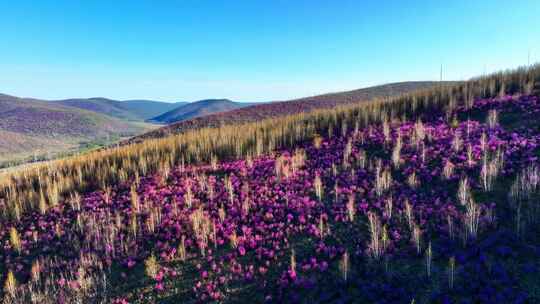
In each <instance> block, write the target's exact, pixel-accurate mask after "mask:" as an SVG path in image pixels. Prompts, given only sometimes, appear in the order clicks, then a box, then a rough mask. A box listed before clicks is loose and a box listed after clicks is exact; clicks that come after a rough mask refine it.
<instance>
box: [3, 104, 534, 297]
mask: <svg viewBox="0 0 540 304" xmlns="http://www.w3.org/2000/svg"><path fill="white" fill-rule="evenodd" d="M539 111H540V104H539V100H538V97H536V96H506V97H503V98H497V99H479V100H476V101H475V103H474V105H473V106H472V108H471V109H466V108H457V109H454V112H453V113H452V114H450V115H443V116H438V115H435V114H433V115H426V116H425V117H423V121H422V120H414V121H407V120H405V121H403V120H402V121H397V120H394V121H388V122H385V123H384V124H382V125H374V126H371V127H369V128H366V129H361V130H355V129H350V128H349V130H348V131H347V130H345V129H342V130H341V132H340V134H333V133H334V132H332V136H330V137H316V138H315V140H314V141H313V142H309V143H303V144H300V145H298V146H296V147H293V148H291V149H289V150H282V151H276V153H275V154H274V155H267V156H264V157H260V158H255V159H244V160H236V161H224V162H214V163H212V164H208V165H201V166H179V167H176V168H173V169H172V170H170V171H166V172H160V173H159V174H156V175H153V176H145V177H133V178H132V179H131V182H130V183H125V184H119V185H113V186H110V187H107V188H106V189H104V190H103V191H97V192H93V193H89V194H87V195H84V196H73V197H72V198H71V199H69V200H67V201H65V202H64V203H62V204H60V205H58V206H56V207H54V208H49V209H48V210H44V211H43V212H37V211H36V212H34V213H32V214H25V215H23V216H22V217H21V218H20V220H17V221H15V220H14V221H12V222H4V223H0V228H1V229H0V244H1V245H2V247H1V248H2V251H0V259H2V263H1V264H0V270H1V271H2V272H5V273H6V275H5V276H4V280H5V282H6V283H5V288H4V297H5V298H7V299H10V301H12V302H15V303H17V302H22V303H25V302H28V301H32V299H40V297H41V299H50V298H55V299H60V300H59V301H63V302H64V303H69V302H72V301H74V300H75V299H81V300H82V301H83V302H84V301H97V302H99V301H103V302H109V301H113V302H114V303H139V302H141V303H153V302H164V303H168V302H170V303H178V302H179V301H181V302H213V301H217V302H219V301H221V302H250V303H251V302H252V303H260V302H270V303H273V302H276V303H283V302H305V303H413V302H414V303H454V302H459V303H462V302H463V303H533V302H535V301H540V297H539V294H538V293H539V291H538V284H539V281H538V280H539V279H540V277H539V276H538V271H539V264H538V261H539V260H540V259H539V257H540V242H539V237H538V235H539V234H538V221H539V219H540V212H539V210H540V206H538V204H537V203H535V202H537V201H535V197H536V194H537V188H538V186H539V183H540V175H539V174H538V168H537V163H538V160H537V155H538V146H539V145H540V129H539V127H540V125H539V124H538V121H537V115H538V113H539ZM38 210H39V208H38ZM535 286H536V287H535ZM43 301H44V300H43ZM36 302H38V301H36ZM42 303H43V302H42Z"/></svg>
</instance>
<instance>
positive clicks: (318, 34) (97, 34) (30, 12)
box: [0, 0, 540, 101]
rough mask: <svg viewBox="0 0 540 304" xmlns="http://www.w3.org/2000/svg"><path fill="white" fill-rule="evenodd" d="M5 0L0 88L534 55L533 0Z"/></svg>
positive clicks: (108, 86) (247, 79) (470, 63)
mask: <svg viewBox="0 0 540 304" xmlns="http://www.w3.org/2000/svg"><path fill="white" fill-rule="evenodd" d="M445 2H451V3H445V4H444V5H443V1H420V0H417V1H372V2H365V1H359V0H357V1H337V0H336V1H330V0H328V1H316V0H311V1H301V0H295V1H290V0H276V1H271V0H268V1H262V0H246V1H234V0H229V1H218V0H214V1H204V0H194V1H187V0H186V1H180V0H178V1H119V0H118V1H97V0H96V1H83V0H78V1H77V0H71V1H47V0H43V1H24V0H18V1H7V0H0V11H1V12H2V18H0V33H1V35H0V92H2V93H6V94H13V95H17V96H28V97H37V98H47V99H59V98H68V97H94V96H105V97H110V98H116V99H133V98H146V99H155V100H165V101H183V100H187V101H192V100H197V99H202V98H221V97H224V98H231V99H235V100H240V101H268V100H284V99H289V98H294V97H302V96H308V95H314V94H319V93H326V92H332V91H340V90H348V89H355V88H360V87H366V86H370V85H375V84H382V83H388V82H394V81H408V80H438V78H439V68H440V65H441V64H442V65H443V66H444V78H445V79H453V80H459V79H467V78H469V77H472V76H477V75H479V74H482V73H483V72H484V71H487V72H491V71H495V70H499V69H504V68H511V67H516V66H518V65H525V64H527V54H528V52H529V50H530V54H531V55H530V57H531V61H540V39H539V38H540V26H539V25H538V21H537V20H538V16H540V1H538V0H531V1H498V0H491V1H487V0H486V1H470V0H469V1H445Z"/></svg>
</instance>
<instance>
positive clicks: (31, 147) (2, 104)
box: [0, 94, 151, 164]
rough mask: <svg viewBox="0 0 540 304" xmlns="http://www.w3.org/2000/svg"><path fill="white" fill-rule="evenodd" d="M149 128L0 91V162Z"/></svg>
mask: <svg viewBox="0 0 540 304" xmlns="http://www.w3.org/2000/svg"><path fill="white" fill-rule="evenodd" d="M150 128H151V127H150V125H147V124H143V123H140V122H128V121H123V120H120V119H118V118H114V117H110V116H106V115H102V114H99V113H96V112H92V111H88V110H83V109H79V108H76V107H70V106H65V105H62V104H60V103H55V102H48V101H43V100H38V99H30V98H18V97H15V96H10V95H4V94H0V137H1V138H0V164H1V163H4V162H8V161H9V162H11V161H21V160H23V159H25V158H28V157H29V156H31V155H34V154H35V153H40V154H47V155H54V154H58V153H63V152H66V151H68V150H73V149H78V148H79V147H80V146H81V145H88V144H89V143H92V142H96V141H104V143H105V142H107V143H109V142H110V141H111V140H113V139H120V138H123V137H129V136H133V135H136V134H140V133H142V132H144V131H145V130H149V129H150Z"/></svg>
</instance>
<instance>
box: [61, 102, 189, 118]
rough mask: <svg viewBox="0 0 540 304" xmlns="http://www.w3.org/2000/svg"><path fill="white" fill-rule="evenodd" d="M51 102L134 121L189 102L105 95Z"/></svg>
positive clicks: (151, 116)
mask: <svg viewBox="0 0 540 304" xmlns="http://www.w3.org/2000/svg"><path fill="white" fill-rule="evenodd" d="M51 103H55V104H61V105H64V106H69V107H75V108H79V109H83V110H88V111H92V112H97V113H101V114H105V115H109V116H112V117H116V118H120V119H124V120H133V121H144V120H147V119H151V118H153V117H155V116H157V115H160V114H163V113H165V112H167V111H171V110H173V109H175V108H177V107H179V106H182V105H185V104H187V102H176V103H170V102H161V101H153V100H126V101H118V100H112V99H107V98H103V97H96V98H87V99H84V98H78V99H65V100H58V101H51Z"/></svg>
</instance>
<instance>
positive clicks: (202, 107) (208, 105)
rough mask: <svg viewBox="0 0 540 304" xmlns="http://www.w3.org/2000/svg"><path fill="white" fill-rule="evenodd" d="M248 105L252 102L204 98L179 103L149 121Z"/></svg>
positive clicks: (181, 119) (164, 121) (193, 115)
mask: <svg viewBox="0 0 540 304" xmlns="http://www.w3.org/2000/svg"><path fill="white" fill-rule="evenodd" d="M250 105H252V104H251V103H242V102H234V101H231V100H228V99H205V100H199V101H196V102H192V103H188V104H184V105H181V106H179V107H177V108H175V109H174V110H171V111H169V112H167V113H164V114H162V115H159V116H157V117H154V118H152V119H151V120H150V121H151V122H158V123H165V124H169V123H174V122H178V121H183V120H188V119H192V118H196V117H201V116H206V115H210V114H213V113H219V112H225V111H230V110H235V109H239V108H243V107H247V106H250Z"/></svg>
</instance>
